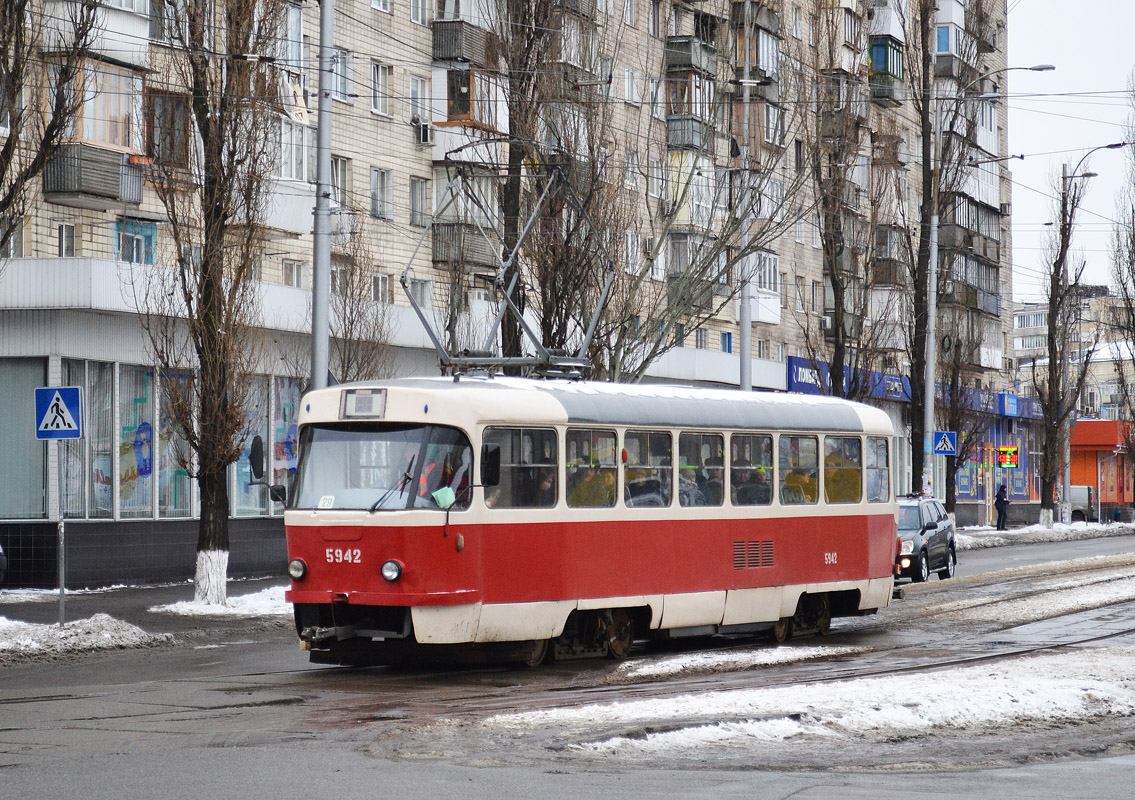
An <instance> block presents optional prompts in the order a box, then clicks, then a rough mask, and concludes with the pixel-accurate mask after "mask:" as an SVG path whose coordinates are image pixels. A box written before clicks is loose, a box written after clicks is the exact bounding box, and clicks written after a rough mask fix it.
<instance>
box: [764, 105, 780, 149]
mask: <svg viewBox="0 0 1135 800" xmlns="http://www.w3.org/2000/svg"><path fill="white" fill-rule="evenodd" d="M765 141H766V142H768V143H769V144H775V145H777V146H780V145H783V144H784V117H783V115H782V114H781V113H780V106H774V105H773V104H772V103H766V104H765Z"/></svg>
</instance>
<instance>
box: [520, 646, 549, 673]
mask: <svg viewBox="0 0 1135 800" xmlns="http://www.w3.org/2000/svg"><path fill="white" fill-rule="evenodd" d="M550 644H551V639H536V640H534V641H533V642H532V652H531V655H529V657H527V658H524V659H521V662H520V663H521V664H523V665H524V666H526V667H538V666H540V665H541V664H543V663H544V661H545V659H547V658H548V652H549V649H550V648H549V646H550Z"/></svg>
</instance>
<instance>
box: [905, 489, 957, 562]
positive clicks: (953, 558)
mask: <svg viewBox="0 0 1135 800" xmlns="http://www.w3.org/2000/svg"><path fill="white" fill-rule="evenodd" d="M899 536H901V537H902V549H901V551H900V553H899V556H898V559H897V562H898V566H899V569H900V570H901V573H900V574H901V576H902V577H905V578H910V579H911V580H912V581H914V582H915V583H920V582H922V581H926V580H929V579H930V573H931V572H934V571H937V573H938V578H939V580H946V579H947V578H952V577H954V570H955V569H956V568H957V565H958V550H957V544H956V543H955V541H954V522H953V520H951V519H950V515H949V514H947V513H946V509H945V507H944V506H943V505H942V502H941V501H940V500H935V499H934V498H933V497H923V496H917V497H902V498H899Z"/></svg>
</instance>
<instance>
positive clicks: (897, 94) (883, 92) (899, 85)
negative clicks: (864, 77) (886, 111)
mask: <svg viewBox="0 0 1135 800" xmlns="http://www.w3.org/2000/svg"><path fill="white" fill-rule="evenodd" d="M871 99H872V100H874V101H875V102H876V103H879V104H880V105H884V106H891V107H892V108H893V107H895V106H899V105H902V102H903V101H904V100H905V99H906V86H905V85H904V84H903V82H902V80H900V79H899V78H896V77H895V76H894V75H888V74H887V73H885V72H877V73H875V74H874V75H872V76H871Z"/></svg>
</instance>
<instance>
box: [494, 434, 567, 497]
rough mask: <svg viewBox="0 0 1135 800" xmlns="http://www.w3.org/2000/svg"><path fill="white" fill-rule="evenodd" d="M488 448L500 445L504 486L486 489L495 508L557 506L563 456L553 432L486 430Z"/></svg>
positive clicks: (502, 484)
mask: <svg viewBox="0 0 1135 800" xmlns="http://www.w3.org/2000/svg"><path fill="white" fill-rule="evenodd" d="M484 441H485V443H486V444H497V445H500V454H501V472H500V483H499V484H498V485H497V486H494V487H492V488H490V489H486V500H485V502H486V503H487V504H488V505H489V506H491V507H493V508H551V507H552V506H554V505H555V504H556V498H557V496H558V491H559V487H558V486H557V485H556V484H557V481H556V476H557V473H558V471H559V470H558V461H559V454H558V452H557V446H556V432H555V431H554V430H552V429H550V428H486V429H485V436H484Z"/></svg>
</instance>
